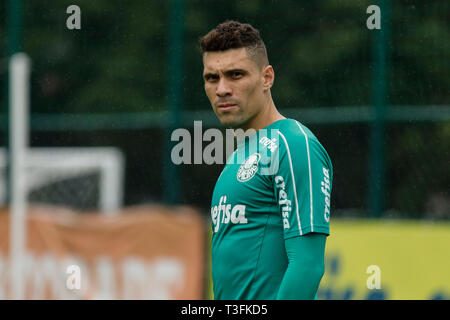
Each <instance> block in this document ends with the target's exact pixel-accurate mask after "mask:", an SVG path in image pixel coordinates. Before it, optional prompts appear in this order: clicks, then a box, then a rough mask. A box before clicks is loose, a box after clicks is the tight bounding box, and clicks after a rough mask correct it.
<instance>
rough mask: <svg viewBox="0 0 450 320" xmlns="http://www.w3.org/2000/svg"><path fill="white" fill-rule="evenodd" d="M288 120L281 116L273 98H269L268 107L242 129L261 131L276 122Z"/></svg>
mask: <svg viewBox="0 0 450 320" xmlns="http://www.w3.org/2000/svg"><path fill="white" fill-rule="evenodd" d="M281 119H286V117H285V116H283V115H282V114H280V113H279V112H278V110H277V108H276V107H275V104H274V102H273V100H272V97H271V96H269V97H268V100H267V103H266V106H264V107H263V108H262V110H261V112H260V113H258V114H257V115H256V116H255V117H254V118H253V119H252V120H251V121H250V122H249V123H248V124H246V125H245V126H244V127H243V128H242V129H244V130H248V129H250V128H251V129H255V130H256V131H258V130H259V129H262V128H265V127H267V126H268V125H270V124H272V123H274V122H275V121H278V120H281Z"/></svg>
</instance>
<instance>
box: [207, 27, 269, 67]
mask: <svg viewBox="0 0 450 320" xmlns="http://www.w3.org/2000/svg"><path fill="white" fill-rule="evenodd" d="M200 47H201V51H202V54H203V53H205V52H212V51H225V50H229V49H239V48H246V49H247V53H248V55H249V57H250V58H252V59H253V60H255V61H256V63H257V64H258V65H260V66H266V65H268V64H269V59H268V57H267V50H266V46H265V44H264V42H263V40H262V38H261V36H260V34H259V31H258V30H257V29H255V28H254V27H252V26H251V25H250V24H248V23H240V22H237V21H233V20H227V21H225V22H223V23H221V24H219V25H218V26H217V27H216V28H215V29H213V30H211V31H210V32H208V33H207V34H206V35H204V36H203V37H201V38H200Z"/></svg>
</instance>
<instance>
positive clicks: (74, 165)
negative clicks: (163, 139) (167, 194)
mask: <svg viewBox="0 0 450 320" xmlns="http://www.w3.org/2000/svg"><path fill="white" fill-rule="evenodd" d="M30 69H31V61H30V58H29V57H28V56H27V55H26V54H25V53H16V54H14V55H12V56H11V57H10V59H9V82H8V83H9V90H8V95H9V106H8V108H9V119H8V120H9V153H6V152H5V149H3V150H0V205H5V204H6V196H5V195H6V190H7V188H8V187H9V189H8V191H10V197H9V198H10V201H9V208H10V217H11V218H10V236H9V237H10V244H9V250H10V252H9V254H10V260H11V274H10V277H11V286H12V287H11V289H12V299H18V300H20V299H24V297H25V282H24V272H23V270H24V269H23V268H24V263H25V262H24V261H25V260H24V257H25V253H26V246H25V244H26V238H27V237H26V235H27V230H26V223H25V221H26V213H27V207H28V205H29V203H28V202H29V200H30V199H29V198H30V197H29V195H30V192H32V190H36V189H39V188H46V190H49V189H50V190H51V187H50V188H49V187H45V186H48V185H49V184H51V183H57V182H58V181H62V182H61V183H60V184H59V186H60V187H61V186H63V187H62V189H64V185H67V186H70V183H68V182H67V181H69V179H70V178H76V177H77V176H80V175H82V174H86V173H87V174H89V173H94V174H95V172H98V176H99V178H98V181H99V182H98V188H96V190H97V191H98V198H99V201H98V207H97V210H96V211H102V212H104V213H105V214H115V213H118V210H119V209H120V208H121V207H122V197H123V191H122V187H123V171H124V170H123V168H124V164H123V162H124V161H123V156H122V153H121V152H120V150H119V149H117V148H29V135H30V131H29V113H30V111H29V109H30V108H29V104H30V92H29V91H30V90H29V87H30V84H29V83H30V80H29V78H30ZM7 164H10V166H9V168H10V170H9V173H10V179H9V180H10V182H11V184H10V186H8V183H7V179H6V176H7V172H6V170H5V169H6V165H7ZM89 185H90V183H89V182H88V183H85V184H84V185H82V186H89ZM84 189H86V188H83V187H80V186H79V185H77V184H75V185H74V186H73V187H72V189H69V192H66V195H67V196H66V200H71V199H72V198H74V197H76V196H77V194H78V192H76V191H77V190H81V192H84V193H83V194H82V196H88V195H89V194H91V193H92V192H91V190H87V191H86V190H84ZM94 193H95V192H94ZM34 200H37V201H38V202H40V201H39V199H34ZM34 200H33V201H34ZM44 200H45V199H44ZM44 202H45V201H44ZM58 205H64V201H63V202H58Z"/></svg>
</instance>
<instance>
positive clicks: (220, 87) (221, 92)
mask: <svg viewBox="0 0 450 320" xmlns="http://www.w3.org/2000/svg"><path fill="white" fill-rule="evenodd" d="M216 95H217V96H219V97H226V96H227V95H231V88H230V86H229V84H228V81H226V79H224V78H223V77H221V78H220V79H219V83H218V84H217V89H216Z"/></svg>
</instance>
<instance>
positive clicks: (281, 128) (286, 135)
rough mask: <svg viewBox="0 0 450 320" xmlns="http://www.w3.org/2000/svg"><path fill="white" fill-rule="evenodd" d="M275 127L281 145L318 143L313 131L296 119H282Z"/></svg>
mask: <svg viewBox="0 0 450 320" xmlns="http://www.w3.org/2000/svg"><path fill="white" fill-rule="evenodd" d="M277 129H278V137H279V139H280V144H281V145H283V144H284V145H288V146H290V145H291V144H293V145H295V146H299V145H306V144H311V143H312V144H316V143H319V140H318V139H317V137H316V136H315V135H314V133H313V132H312V131H311V130H310V129H309V128H308V127H307V126H305V125H304V124H302V123H301V122H300V121H298V120H295V119H284V120H283V121H280V123H279V125H278V126H277ZM319 144H320V143H319Z"/></svg>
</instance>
